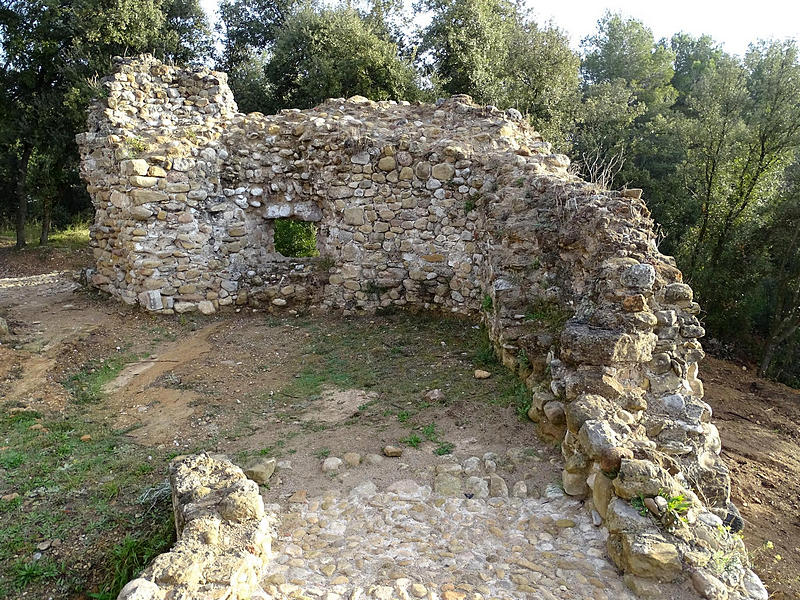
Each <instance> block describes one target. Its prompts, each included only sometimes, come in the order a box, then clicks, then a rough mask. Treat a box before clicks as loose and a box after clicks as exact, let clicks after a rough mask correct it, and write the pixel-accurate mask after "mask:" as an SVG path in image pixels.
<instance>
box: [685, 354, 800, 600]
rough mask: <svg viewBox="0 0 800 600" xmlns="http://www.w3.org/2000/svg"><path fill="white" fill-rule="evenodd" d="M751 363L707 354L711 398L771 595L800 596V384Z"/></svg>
mask: <svg viewBox="0 0 800 600" xmlns="http://www.w3.org/2000/svg"><path fill="white" fill-rule="evenodd" d="M746 369H747V370H743V369H742V366H741V365H736V364H733V363H730V362H726V361H722V360H717V359H715V358H712V357H708V358H706V360H705V361H703V364H702V365H701V374H702V377H703V382H704V384H705V390H706V400H707V401H708V402H709V404H711V406H712V408H713V409H714V417H713V419H714V423H716V425H717V427H718V428H719V431H720V435H721V437H722V455H723V456H724V458H725V461H726V463H727V465H728V467H729V468H730V470H731V475H732V480H733V487H732V491H731V495H732V498H733V501H734V503H736V505H737V506H738V507H739V510H740V511H741V513H742V517H743V518H744V520H745V529H744V540H745V543H746V544H747V548H748V550H749V552H750V558H751V560H752V561H753V563H754V564H755V570H756V572H757V573H758V574H759V575H760V576H761V577H762V578H763V580H764V584H765V585H766V586H767V589H768V590H769V592H770V597H771V598H773V599H776V600H784V599H787V600H788V599H790V598H792V599H794V598H800V391H798V390H795V389H792V388H790V387H787V386H785V385H781V384H779V383H775V382H773V381H768V380H766V379H761V378H759V377H757V376H756V375H755V370H754V369H753V368H752V366H750V367H746Z"/></svg>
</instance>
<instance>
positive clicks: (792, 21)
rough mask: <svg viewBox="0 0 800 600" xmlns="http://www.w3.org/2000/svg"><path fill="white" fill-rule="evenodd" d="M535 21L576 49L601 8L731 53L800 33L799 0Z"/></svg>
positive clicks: (551, 7)
mask: <svg viewBox="0 0 800 600" xmlns="http://www.w3.org/2000/svg"><path fill="white" fill-rule="evenodd" d="M200 1H201V4H202V5H203V8H205V10H206V12H208V13H210V14H211V13H213V12H214V11H215V10H216V6H217V0H200ZM527 4H528V6H529V7H530V8H532V9H533V12H534V17H535V19H536V21H537V22H539V23H543V22H546V21H552V22H553V23H554V24H555V25H558V26H559V27H560V28H561V29H563V30H565V31H566V32H567V33H568V34H569V35H570V39H571V41H572V45H573V47H575V48H578V46H579V44H580V41H581V40H582V39H583V38H584V37H586V36H588V35H591V34H592V33H594V31H595V29H596V26H597V21H598V19H600V17H602V16H603V14H604V13H605V11H606V10H611V11H612V12H621V13H622V14H623V15H624V16H627V17H634V18H636V19H639V20H640V21H642V22H643V23H644V24H645V25H647V26H648V27H649V28H650V29H652V30H653V34H654V36H655V37H656V39H660V38H662V37H671V36H672V34H673V33H678V32H680V31H684V32H686V33H690V34H692V35H694V36H699V35H702V34H704V33H707V34H709V35H711V37H713V38H714V39H715V40H716V41H717V42H719V43H721V44H722V46H723V48H724V49H725V50H727V51H728V52H731V53H733V54H744V53H745V52H746V51H747V45H748V44H749V43H750V42H753V41H755V40H757V39H769V38H777V39H784V38H800V2H799V1H798V0H761V1H759V2H757V3H753V2H752V1H747V2H745V1H744V0H730V1H728V2H719V1H715V2H709V1H707V0H658V1H653V0H615V1H606V2H598V1H596V0H573V1H569V0H548V2H541V1H536V0H527Z"/></svg>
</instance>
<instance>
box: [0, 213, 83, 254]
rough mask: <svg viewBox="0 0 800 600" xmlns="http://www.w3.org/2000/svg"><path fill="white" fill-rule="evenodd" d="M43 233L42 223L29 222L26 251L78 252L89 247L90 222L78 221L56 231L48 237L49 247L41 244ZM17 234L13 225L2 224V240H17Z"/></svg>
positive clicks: (27, 224)
mask: <svg viewBox="0 0 800 600" xmlns="http://www.w3.org/2000/svg"><path fill="white" fill-rule="evenodd" d="M41 233H42V223H41V221H36V220H33V221H27V222H26V223H25V240H26V246H25V247H26V249H33V248H42V249H44V248H66V249H70V250H77V249H79V248H85V247H86V246H88V245H89V221H88V220H86V221H76V222H75V223H72V224H70V225H67V226H66V227H65V228H64V229H54V230H52V231H51V232H50V235H49V236H48V240H47V245H46V246H41V245H40V244H39V236H40V235H41ZM16 236H17V232H16V229H15V227H14V225H13V224H12V223H9V222H6V223H0V238H8V239H11V240H14V239H16Z"/></svg>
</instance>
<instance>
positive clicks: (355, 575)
mask: <svg viewBox="0 0 800 600" xmlns="http://www.w3.org/2000/svg"><path fill="white" fill-rule="evenodd" d="M490 465H491V460H487V459H483V460H480V459H478V458H475V457H473V458H471V459H468V460H467V461H465V462H464V463H463V465H459V464H458V463H449V464H442V465H439V466H438V467H437V469H436V476H435V479H434V481H433V482H429V483H431V484H432V485H427V484H420V483H418V482H416V481H414V480H411V479H405V480H401V481H397V482H395V483H393V484H391V485H390V486H388V488H386V489H383V490H379V489H377V488H376V486H375V484H374V483H372V482H371V481H364V482H363V483H361V484H360V485H358V486H356V487H355V488H353V489H352V490H351V491H349V492H346V493H335V492H328V493H325V494H323V495H321V496H319V497H314V498H308V499H307V498H304V494H302V493H301V494H296V495H295V496H294V497H292V498H290V499H289V502H288V503H287V504H286V505H285V506H283V507H281V506H278V505H273V506H272V507H271V508H272V510H276V511H279V521H280V526H279V535H278V539H277V540H276V542H275V544H274V551H275V557H274V560H273V561H272V563H271V564H270V567H269V572H268V574H267V576H266V577H265V579H264V582H263V586H264V589H265V590H266V591H267V592H268V593H269V594H270V595H272V596H273V597H274V598H313V599H317V598H321V599H324V600H337V599H340V598H341V599H352V600H356V599H359V598H363V599H367V598H376V599H382V600H390V599H395V598H398V599H406V598H427V599H429V600H467V599H469V600H479V599H487V600H488V599H493V598H503V599H506V598H509V599H510V598H542V599H545V600H553V599H559V600H564V599H579V598H580V599H584V598H585V599H589V598H591V599H594V600H604V599H608V600H611V599H614V600H623V599H628V598H631V599H632V598H634V596H633V595H632V594H631V592H629V591H628V589H627V588H626V587H625V585H624V583H623V581H622V579H621V578H620V577H619V575H618V574H617V571H616V569H615V568H614V566H613V565H612V564H611V563H610V561H609V560H608V559H607V558H606V551H605V538H606V534H605V532H604V531H603V530H601V529H599V528H597V527H595V526H594V525H593V522H592V516H591V515H590V514H588V512H587V511H586V509H585V508H583V507H582V505H581V502H579V501H577V500H574V499H572V498H570V497H568V496H565V495H564V494H563V492H562V491H561V490H560V489H559V488H557V487H556V486H549V487H548V488H547V490H546V491H545V493H544V494H543V495H542V497H541V498H531V497H527V493H526V491H525V490H524V485H522V486H521V485H520V484H517V485H516V486H513V487H512V492H511V494H509V492H508V486H507V484H506V483H505V481H504V480H502V479H501V478H500V477H499V476H498V475H497V474H495V473H493V472H491V468H489V469H488V471H489V472H488V473H487V469H486V467H487V466H490ZM476 467H478V468H477V469H476Z"/></svg>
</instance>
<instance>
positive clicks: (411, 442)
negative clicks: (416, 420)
mask: <svg viewBox="0 0 800 600" xmlns="http://www.w3.org/2000/svg"><path fill="white" fill-rule="evenodd" d="M400 442H401V443H403V444H405V445H406V446H409V447H411V448H419V445H420V444H421V443H422V438H421V437H419V436H418V435H417V434H416V433H412V434H411V435H409V436H408V437H404V438H403V439H402V440H400Z"/></svg>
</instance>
